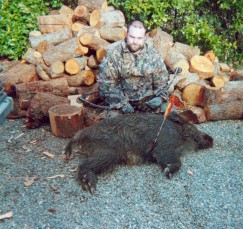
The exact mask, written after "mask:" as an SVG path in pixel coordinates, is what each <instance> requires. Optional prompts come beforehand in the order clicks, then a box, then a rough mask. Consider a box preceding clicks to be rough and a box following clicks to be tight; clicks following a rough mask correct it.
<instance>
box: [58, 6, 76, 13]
mask: <svg viewBox="0 0 243 229" xmlns="http://www.w3.org/2000/svg"><path fill="white" fill-rule="evenodd" d="M59 14H73V9H71V8H70V7H68V6H65V5H62V7H61V8H60V10H59Z"/></svg>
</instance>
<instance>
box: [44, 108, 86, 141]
mask: <svg viewBox="0 0 243 229" xmlns="http://www.w3.org/2000/svg"><path fill="white" fill-rule="evenodd" d="M49 117H50V122H51V130H52V133H53V134H54V135H55V136H57V137H63V138H71V137H72V136H73V135H74V134H75V133H76V132H78V131H79V130H81V129H82V128H83V127H84V118H83V114H82V109H81V108H80V107H76V106H72V105H58V106H54V107H52V108H51V109H50V110H49Z"/></svg>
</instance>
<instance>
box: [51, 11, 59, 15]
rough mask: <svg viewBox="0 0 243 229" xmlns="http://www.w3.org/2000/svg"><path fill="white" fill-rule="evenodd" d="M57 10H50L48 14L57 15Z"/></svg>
mask: <svg viewBox="0 0 243 229" xmlns="http://www.w3.org/2000/svg"><path fill="white" fill-rule="evenodd" d="M59 14H60V13H59V10H52V11H51V12H50V13H49V14H48V15H59Z"/></svg>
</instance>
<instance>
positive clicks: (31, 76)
mask: <svg viewBox="0 0 243 229" xmlns="http://www.w3.org/2000/svg"><path fill="white" fill-rule="evenodd" d="M1 78H2V80H3V86H4V87H5V92H6V93H7V95H14V94H15V91H16V90H15V86H16V85H17V84H21V83H27V82H32V81H38V80H39V78H38V75H37V73H36V69H35V65H33V64H21V63H18V64H16V65H15V66H13V67H12V68H10V69H9V71H7V72H6V73H3V74H1Z"/></svg>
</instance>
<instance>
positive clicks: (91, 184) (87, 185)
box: [77, 169, 98, 194]
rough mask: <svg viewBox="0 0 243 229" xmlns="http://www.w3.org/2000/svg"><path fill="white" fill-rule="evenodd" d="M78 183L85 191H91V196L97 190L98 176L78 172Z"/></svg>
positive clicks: (92, 173)
mask: <svg viewBox="0 0 243 229" xmlns="http://www.w3.org/2000/svg"><path fill="white" fill-rule="evenodd" d="M77 179H78V182H79V183H80V184H81V186H82V188H83V190H84V191H89V192H90V193H91V194H93V193H94V191H95V190H96V184H97V181H98V179H97V176H96V175H95V173H94V172H92V171H86V172H85V171H82V170H80V169H79V170H78V178H77Z"/></svg>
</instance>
